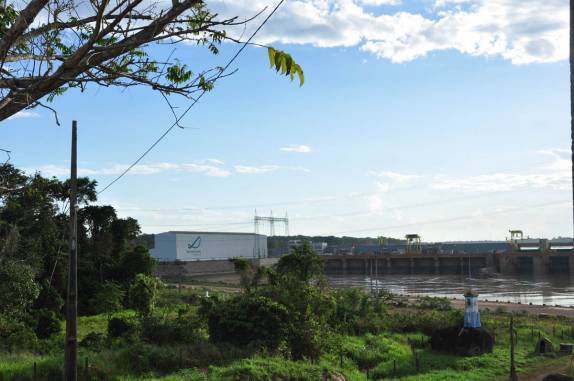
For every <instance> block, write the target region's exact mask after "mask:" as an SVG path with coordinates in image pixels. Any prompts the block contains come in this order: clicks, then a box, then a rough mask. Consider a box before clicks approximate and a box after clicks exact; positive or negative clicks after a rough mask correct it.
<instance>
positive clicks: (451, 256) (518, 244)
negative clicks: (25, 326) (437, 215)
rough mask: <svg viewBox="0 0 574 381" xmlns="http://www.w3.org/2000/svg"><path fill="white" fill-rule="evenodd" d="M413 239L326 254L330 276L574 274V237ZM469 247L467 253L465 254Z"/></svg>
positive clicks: (326, 266) (326, 267)
mask: <svg viewBox="0 0 574 381" xmlns="http://www.w3.org/2000/svg"><path fill="white" fill-rule="evenodd" d="M417 237H418V236H416V235H408V236H407V242H406V244H404V245H395V246H396V247H394V248H393V247H390V248H389V247H388V246H385V245H371V246H369V247H357V248H354V250H352V251H350V252H348V253H345V254H337V255H325V256H322V258H323V264H324V270H325V273H327V274H340V275H347V274H348V275H358V274H368V275H383V274H436V275H439V274H449V275H456V274H460V275H465V274H469V272H470V273H472V274H475V275H479V274H494V273H500V274H534V275H536V274H553V273H569V274H572V275H574V251H573V249H572V239H557V240H545V239H515V240H512V241H502V242H488V243H484V244H482V245H481V244H477V243H474V244H472V248H473V249H474V250H470V249H469V247H465V245H467V246H471V245H470V244H461V243H447V244H440V245H437V244H426V245H425V244H422V243H420V239H419V238H417ZM464 249H466V250H464Z"/></svg>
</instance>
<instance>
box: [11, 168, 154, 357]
mask: <svg viewBox="0 0 574 381" xmlns="http://www.w3.org/2000/svg"><path fill="white" fill-rule="evenodd" d="M78 185H79V186H78V198H79V206H80V209H79V213H78V243H79V245H78V246H79V255H78V275H79V276H78V281H79V284H78V290H79V299H78V310H79V313H80V314H83V315H86V314H93V313H99V312H104V313H107V314H108V315H110V314H111V313H112V312H113V311H114V310H117V309H119V308H122V307H123V304H124V300H125V298H124V297H123V295H124V294H125V293H126V292H127V289H128V287H129V283H130V282H131V281H132V280H133V279H134V278H135V276H136V272H141V273H143V274H145V275H151V273H152V271H153V266H154V264H155V262H154V261H153V259H152V258H151V257H150V256H149V253H148V251H147V249H145V248H143V247H138V246H135V238H136V236H137V235H138V234H139V231H140V229H139V225H138V223H137V221H136V220H134V219H132V218H125V219H123V218H118V216H117V215H116V212H115V210H114V208H113V207H111V206H106V205H98V206H93V205H91V203H92V202H94V201H96V192H95V187H96V183H95V182H94V181H92V180H90V179H87V178H80V179H79V181H78ZM69 187H70V183H69V181H60V180H58V179H56V178H45V177H43V176H41V175H40V174H37V173H36V174H31V175H29V174H26V173H24V172H23V171H21V170H19V169H16V168H14V167H13V166H12V165H10V164H5V165H1V166H0V320H2V322H3V324H4V328H2V329H3V333H1V332H0V336H1V337H0V340H2V339H4V340H7V341H10V340H14V343H15V345H16V344H17V342H18V340H17V337H20V336H22V340H25V339H26V337H28V336H30V335H35V334H34V332H36V335H38V336H39V337H48V336H50V335H51V334H52V333H55V332H56V329H57V326H59V324H60V323H59V319H61V318H62V317H63V309H62V307H63V305H64V299H65V296H66V286H67V253H68V245H69V241H68V230H69V210H68V203H67V199H68V197H69ZM17 322H18V324H24V326H25V328H26V329H24V328H22V329H20V328H18V327H19V325H18V324H16V323H17ZM11 324H15V325H14V327H13V328H14V329H13V330H12V329H10V327H9V326H10V325H11ZM26 340H27V339H26ZM10 342H12V341H10ZM23 342H24V341H23ZM22 348H25V346H22Z"/></svg>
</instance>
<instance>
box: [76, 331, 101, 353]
mask: <svg viewBox="0 0 574 381" xmlns="http://www.w3.org/2000/svg"><path fill="white" fill-rule="evenodd" d="M105 343H106V337H105V336H104V335H103V334H101V333H98V332H90V333H88V334H87V335H86V337H84V339H83V340H82V341H80V343H79V345H80V347H83V348H90V349H92V350H94V349H100V348H103V347H104V346H105Z"/></svg>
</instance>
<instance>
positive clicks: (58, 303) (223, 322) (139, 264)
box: [0, 167, 574, 381]
mask: <svg viewBox="0 0 574 381" xmlns="http://www.w3.org/2000/svg"><path fill="white" fill-rule="evenodd" d="M2 170H3V171H6V168H5V167H4V169H2ZM3 177H4V178H7V179H12V180H11V181H12V185H11V189H14V190H15V191H14V192H8V193H3V194H2V204H0V218H1V220H0V221H1V222H2V223H1V224H0V253H1V256H0V291H2V293H1V294H0V311H2V312H1V313H0V381H5V380H6V381H7V380H18V381H26V380H33V374H34V373H33V372H34V369H36V378H35V379H36V380H38V381H40V380H58V379H61V378H62V365H63V348H64V322H63V321H62V317H63V315H62V307H63V298H64V296H65V293H64V291H65V290H64V288H63V285H65V284H66V282H65V281H66V279H65V276H64V275H65V271H64V269H65V260H64V258H63V257H62V255H61V253H62V252H63V251H65V245H67V243H66V242H65V240H63V239H62V238H60V237H61V236H59V235H58V234H57V232H58V231H59V229H60V228H62V227H65V225H66V224H67V217H66V214H65V213H64V211H65V210H63V209H61V205H60V203H62V201H63V200H64V198H65V197H64V195H65V194H66V184H65V183H61V182H59V181H57V180H54V179H52V180H48V179H43V178H41V177H39V176H37V175H35V176H32V177H27V176H25V175H23V174H22V173H21V172H19V171H17V170H11V171H8V172H7V173H5V174H4V175H3ZM82 184H83V185H82V187H81V190H82V191H81V194H82V195H83V196H82V199H83V200H84V201H85V202H88V201H89V200H94V199H95V197H94V192H93V183H91V182H90V181H88V180H87V179H86V180H84V181H83V182H82ZM80 216H81V219H80V221H81V226H80V228H79V232H80V247H81V248H82V254H81V255H80V256H79V260H80V262H79V268H80V273H81V274H80V295H81V298H80V300H81V302H80V308H79V309H80V312H81V314H82V316H81V317H80V319H79V325H78V339H79V365H80V369H79V373H80V378H81V379H82V380H87V381H92V380H116V381H120V380H125V381H128V380H164V381H166V380H173V381H176V380H177V381H183V380H207V381H216V380H217V381H219V380H223V381H225V380H228V381H235V380H289V381H311V380H321V381H324V380H337V381H343V380H347V381H354V380H356V381H360V380H361V381H362V380H373V379H374V380H381V379H401V380H428V381H430V380H432V381H438V380H444V381H447V380H448V381H463V380H465V381H467V380H471V381H481V380H485V381H486V380H488V381H496V380H503V379H505V377H506V374H507V371H508V368H509V353H508V347H509V332H508V320H509V315H508V314H506V313H505V312H504V311H502V310H500V311H495V312H488V313H484V314H483V315H482V320H483V324H484V326H485V328H486V329H488V330H490V331H491V332H492V333H493V334H494V335H495V336H496V345H495V347H494V351H493V353H490V354H487V355H484V356H480V357H459V356H454V355H450V354H444V353H436V352H433V351H431V349H430V346H429V340H430V335H431V334H432V333H433V332H434V331H435V330H437V329H439V328H444V327H449V326H452V325H457V324H460V323H461V322H462V313H461V311H458V310H453V309H452V308H451V307H450V304H449V303H448V301H447V300H445V299H437V298H420V299H418V300H416V301H414V302H409V301H408V300H407V299H405V298H400V297H397V296H395V295H392V294H389V293H387V292H380V293H379V294H377V295H369V294H367V293H365V292H364V291H362V290H359V289H332V288H330V287H328V286H327V284H326V282H325V280H324V279H323V277H322V265H321V261H320V259H319V258H318V256H317V255H315V253H313V252H312V250H311V249H310V247H309V246H308V245H303V246H300V247H296V248H293V249H292V252H291V253H290V254H289V255H286V256H283V257H281V259H280V260H279V262H278V263H277V265H275V266H274V267H273V268H265V269H263V268H256V267H254V266H253V265H252V264H251V263H250V262H247V261H245V260H236V261H234V264H235V267H236V270H237V272H238V273H239V274H240V277H241V287H242V288H241V290H238V291H241V292H224V291H222V290H223V289H217V288H211V287H210V286H204V287H203V288H201V287H198V286H197V285H196V286H195V288H191V287H177V288H176V287H174V286H169V285H167V286H165V285H163V283H162V282H161V281H159V280H158V279H157V278H155V277H153V276H152V275H151V273H152V271H153V266H154V262H153V260H152V259H151V258H150V257H149V254H148V253H147V250H146V249H145V248H143V247H139V246H135V244H133V242H134V240H135V238H136V236H137V234H138V226H137V222H136V221H135V220H133V219H129V218H128V219H118V218H117V216H116V215H115V211H114V210H113V208H111V207H107V206H89V205H88V206H86V207H84V208H83V209H81V211H80ZM40 220H41V221H42V223H41V224H40V225H38V221H40ZM30 226H33V228H31V227H30ZM62 262H64V263H62ZM206 290H208V291H209V294H210V296H209V297H206V295H205V291H206ZM515 327H516V330H517V337H518V343H517V345H516V348H517V349H516V361H517V368H518V371H519V372H521V373H525V372H529V371H531V370H533V369H536V368H539V367H541V366H545V365H547V364H558V365H559V366H562V365H564V364H565V363H566V362H567V361H568V360H569V359H568V358H565V357H559V356H557V355H552V356H539V355H536V354H534V348H535V343H536V341H537V340H538V337H539V335H543V336H545V337H548V338H550V339H551V340H552V341H553V342H554V343H555V344H556V345H557V344H558V343H559V342H561V341H568V340H573V339H574V331H573V329H572V327H573V326H572V321H571V320H570V319H565V318H540V319H537V318H534V317H531V316H526V315H520V316H516V317H515Z"/></svg>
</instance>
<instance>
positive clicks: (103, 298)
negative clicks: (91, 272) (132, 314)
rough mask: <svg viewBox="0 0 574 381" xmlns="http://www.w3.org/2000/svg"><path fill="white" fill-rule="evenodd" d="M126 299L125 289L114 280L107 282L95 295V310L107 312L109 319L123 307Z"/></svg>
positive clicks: (102, 312)
mask: <svg viewBox="0 0 574 381" xmlns="http://www.w3.org/2000/svg"><path fill="white" fill-rule="evenodd" d="M123 301H124V291H123V290H122V288H121V287H120V286H119V284H117V283H116V282H113V281H108V282H105V283H104V284H103V285H101V286H100V289H99V290H98V291H97V292H96V294H95V295H94V300H93V302H92V303H93V305H94V312H96V313H101V314H106V315H107V317H108V320H109V319H111V317H112V314H113V313H114V312H117V311H119V310H121V309H122V307H123V304H124V303H123Z"/></svg>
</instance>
